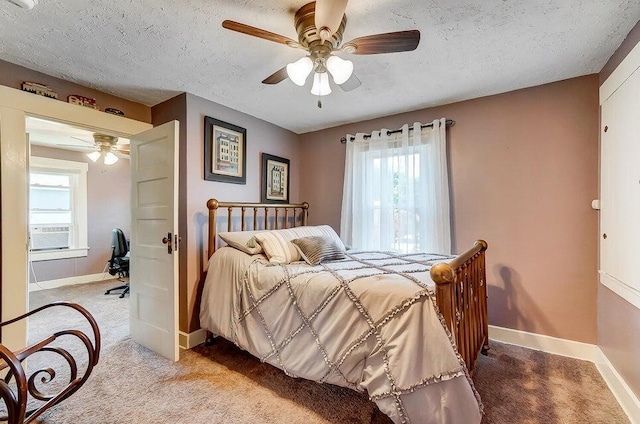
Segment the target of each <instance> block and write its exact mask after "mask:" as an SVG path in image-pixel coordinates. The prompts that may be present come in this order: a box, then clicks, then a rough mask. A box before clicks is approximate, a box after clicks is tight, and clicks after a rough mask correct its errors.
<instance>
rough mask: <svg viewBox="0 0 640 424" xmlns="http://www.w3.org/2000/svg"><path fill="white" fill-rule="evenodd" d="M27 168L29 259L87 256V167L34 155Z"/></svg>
mask: <svg viewBox="0 0 640 424" xmlns="http://www.w3.org/2000/svg"><path fill="white" fill-rule="evenodd" d="M30 165H31V166H30V173H29V234H30V248H31V259H32V260H33V261H42V260H50V259H64V258H74V257H81V256H87V253H88V250H89V247H88V246H87V171H88V166H87V164H86V163H83V162H72V161H66V160H59V159H50V158H41V157H35V156H33V157H31V164H30Z"/></svg>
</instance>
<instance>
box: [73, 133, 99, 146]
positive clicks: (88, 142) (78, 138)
mask: <svg viewBox="0 0 640 424" xmlns="http://www.w3.org/2000/svg"><path fill="white" fill-rule="evenodd" d="M71 138H73V139H74V140H78V141H82V142H83V143H87V144H91V145H92V146H94V145H95V143H94V142H93V141H87V140H84V139H82V138H80V137H75V136H73V135H72V136H71Z"/></svg>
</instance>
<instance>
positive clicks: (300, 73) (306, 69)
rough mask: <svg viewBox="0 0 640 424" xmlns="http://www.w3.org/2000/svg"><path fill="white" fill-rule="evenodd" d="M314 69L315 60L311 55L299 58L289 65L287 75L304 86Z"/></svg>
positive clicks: (295, 82)
mask: <svg viewBox="0 0 640 424" xmlns="http://www.w3.org/2000/svg"><path fill="white" fill-rule="evenodd" d="M312 70H313V61H312V60H311V58H310V57H309V56H305V57H303V58H302V59H298V60H296V61H295V62H293V63H290V64H288V65H287V75H288V76H289V79H290V80H291V81H293V83H294V84H296V85H299V86H300V87H302V86H303V85H304V83H305V82H306V81H307V77H308V76H309V74H310V73H311V71H312Z"/></svg>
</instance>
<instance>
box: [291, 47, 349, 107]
mask: <svg viewBox="0 0 640 424" xmlns="http://www.w3.org/2000/svg"><path fill="white" fill-rule="evenodd" d="M326 57H327V53H326V52H322V51H319V52H314V58H313V59H312V58H311V57H309V56H305V57H303V58H301V59H298V60H296V61H295V62H292V63H289V64H288V65H287V68H286V69H287V76H288V77H289V79H290V80H291V81H292V82H293V83H294V84H296V85H298V86H300V87H302V86H303V85H305V83H306V82H307V78H308V77H309V74H311V72H314V74H313V86H312V87H311V94H313V95H314V96H326V95H328V94H331V86H330V84H329V74H331V76H332V77H333V82H334V83H336V84H338V85H340V84H344V83H345V82H346V81H347V80H348V79H349V78H350V77H351V75H352V74H353V62H351V61H350V60H344V59H342V58H340V57H338V56H334V55H331V54H328V58H326Z"/></svg>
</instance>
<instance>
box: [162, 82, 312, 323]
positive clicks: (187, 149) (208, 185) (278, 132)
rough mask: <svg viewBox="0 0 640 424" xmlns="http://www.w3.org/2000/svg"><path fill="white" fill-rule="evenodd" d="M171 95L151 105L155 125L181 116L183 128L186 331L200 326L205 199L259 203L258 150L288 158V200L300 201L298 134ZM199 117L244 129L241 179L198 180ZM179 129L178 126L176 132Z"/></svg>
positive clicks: (200, 160) (183, 299)
mask: <svg viewBox="0 0 640 424" xmlns="http://www.w3.org/2000/svg"><path fill="white" fill-rule="evenodd" d="M172 100H173V102H172V103H171V104H163V105H162V106H160V105H159V106H156V107H154V108H153V122H154V124H156V123H157V124H159V123H161V121H165V122H166V120H170V119H180V117H182V119H184V120H185V121H186V124H185V122H180V125H181V127H183V128H185V130H186V134H185V137H184V140H181V146H182V148H181V161H180V166H181V169H180V190H181V193H180V221H181V222H182V223H184V225H185V228H182V226H181V231H182V244H181V249H182V252H183V253H182V255H184V256H182V255H181V257H180V261H181V262H180V267H181V278H180V330H181V331H188V332H191V331H194V330H196V329H198V328H199V327H200V324H199V319H198V314H199V296H200V291H201V289H202V283H203V272H204V271H206V265H207V259H208V258H207V250H206V245H207V234H208V233H207V231H208V225H207V216H208V215H207V214H208V210H207V207H206V203H207V200H209V199H210V198H217V199H220V200H224V201H247V202H259V201H260V164H261V161H260V153H263V152H264V153H270V154H273V155H276V156H281V157H284V158H287V159H289V160H290V161H291V169H290V171H291V187H290V200H291V201H294V202H295V201H298V200H300V197H299V195H298V194H299V184H298V181H299V169H300V158H299V142H298V141H299V139H298V135H296V134H295V133H292V132H291V131H288V130H285V129H283V128H280V127H278V126H276V125H273V124H270V123H268V122H266V121H263V120H260V119H257V118H255V117H252V116H250V115H247V114H244V113H241V112H238V111H236V110H233V109H230V108H227V107H225V106H222V105H219V104H217V103H213V102H211V101H208V100H205V99H202V98H200V97H197V96H194V95H191V94H187V95H185V96H184V97H180V96H179V97H178V98H176V99H172ZM265 107H268V106H265ZM160 115H161V116H162V117H160ZM185 116H186V118H185ZM205 116H211V117H213V118H216V119H219V120H221V121H225V122H229V123H231V124H234V125H238V126H240V127H243V128H246V130H247V183H246V184H244V185H239V184H229V183H221V182H214V181H205V180H204V117H205ZM156 118H157V119H156ZM182 134H183V132H182V131H181V137H182ZM185 140H186V143H185ZM183 143H185V144H183Z"/></svg>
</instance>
